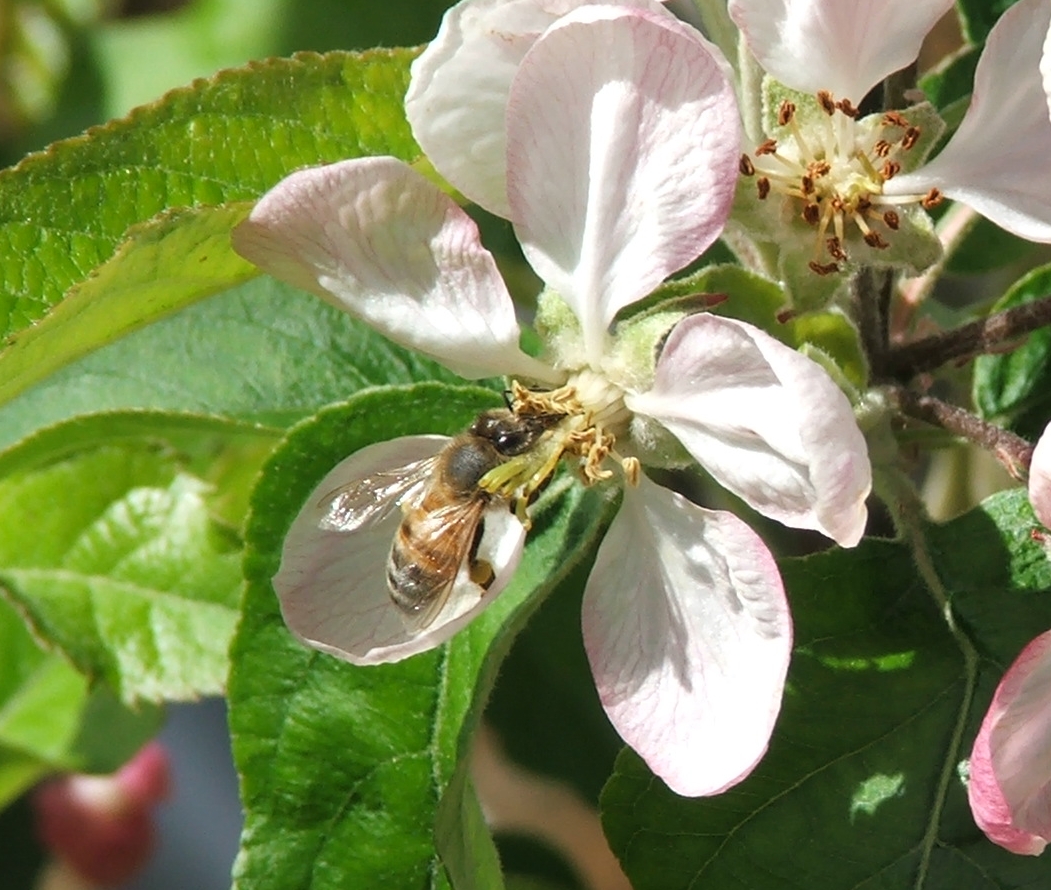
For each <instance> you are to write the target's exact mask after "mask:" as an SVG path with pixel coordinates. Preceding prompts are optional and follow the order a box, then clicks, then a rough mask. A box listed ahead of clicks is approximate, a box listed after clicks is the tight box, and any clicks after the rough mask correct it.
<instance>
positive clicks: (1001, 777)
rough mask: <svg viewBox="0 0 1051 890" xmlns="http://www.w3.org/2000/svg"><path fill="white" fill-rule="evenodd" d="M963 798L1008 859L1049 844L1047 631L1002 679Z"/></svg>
mask: <svg viewBox="0 0 1051 890" xmlns="http://www.w3.org/2000/svg"><path fill="white" fill-rule="evenodd" d="M970 774H971V775H970V782H969V784H968V787H967V795H968V797H969V799H970V802H971V812H972V813H973V814H974V820H975V822H977V823H978V827H979V828H981V829H982V831H984V832H985V833H986V835H988V837H989V839H990V840H992V841H994V842H995V843H997V844H999V845H1000V846H1001V847H1006V848H1007V849H1008V850H1011V851H1012V852H1013V853H1026V854H1029V855H1031V856H1036V855H1038V854H1039V853H1041V852H1043V849H1044V847H1045V846H1046V845H1047V842H1048V841H1049V840H1051V631H1048V632H1047V633H1043V634H1041V635H1040V636H1039V637H1037V638H1036V639H1035V640H1033V641H1032V642H1031V643H1030V644H1029V645H1028V646H1026V647H1025V649H1023V650H1022V654H1021V655H1019V656H1018V658H1017V659H1016V660H1015V662H1014V664H1012V665H1011V667H1010V669H1009V670H1008V671H1007V673H1006V674H1005V675H1004V678H1003V679H1002V680H1001V681H1000V685H999V686H998V687H997V689H996V694H995V695H994V696H993V701H992V704H991V705H990V706H989V711H988V713H987V714H986V715H985V720H983V721H982V726H981V729H979V730H978V737H977V738H976V739H975V742H974V750H973V751H972V752H971V769H970Z"/></svg>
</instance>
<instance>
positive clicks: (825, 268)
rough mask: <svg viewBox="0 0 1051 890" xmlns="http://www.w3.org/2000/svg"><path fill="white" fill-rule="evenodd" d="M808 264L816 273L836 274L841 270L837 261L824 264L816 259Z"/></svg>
mask: <svg viewBox="0 0 1051 890" xmlns="http://www.w3.org/2000/svg"><path fill="white" fill-rule="evenodd" d="M807 265H808V266H809V267H810V271H811V272H813V273H814V274H816V275H835V274H836V272H838V271H839V266H837V265H836V264H835V263H827V264H826V265H822V264H821V263H819V262H817V261H816V260H811V261H810V262H809V263H807Z"/></svg>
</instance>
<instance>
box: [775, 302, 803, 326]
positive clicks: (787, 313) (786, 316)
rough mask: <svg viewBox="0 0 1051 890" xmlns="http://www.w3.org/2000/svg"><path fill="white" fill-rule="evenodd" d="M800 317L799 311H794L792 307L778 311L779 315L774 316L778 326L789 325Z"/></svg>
mask: <svg viewBox="0 0 1051 890" xmlns="http://www.w3.org/2000/svg"><path fill="white" fill-rule="evenodd" d="M798 315H799V311H798V310H796V309H793V308H792V307H791V306H787V307H785V308H784V309H778V310H777V314H775V315H774V319H775V320H776V321H777V323H778V324H788V323H789V322H790V321H792V319H794V318H796V317H797V316H798Z"/></svg>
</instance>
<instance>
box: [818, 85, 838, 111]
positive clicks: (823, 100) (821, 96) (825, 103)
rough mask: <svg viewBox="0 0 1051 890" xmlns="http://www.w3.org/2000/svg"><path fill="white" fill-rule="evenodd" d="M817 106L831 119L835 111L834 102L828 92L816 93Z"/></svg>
mask: <svg viewBox="0 0 1051 890" xmlns="http://www.w3.org/2000/svg"><path fill="white" fill-rule="evenodd" d="M817 104H818V105H820V106H821V110H822V111H824V112H825V114H827V115H829V117H831V116H832V115H833V114H834V113H835V111H836V102H835V100H834V99H833V98H832V94H831V93H830V92H829V91H828V90H818V91H817Z"/></svg>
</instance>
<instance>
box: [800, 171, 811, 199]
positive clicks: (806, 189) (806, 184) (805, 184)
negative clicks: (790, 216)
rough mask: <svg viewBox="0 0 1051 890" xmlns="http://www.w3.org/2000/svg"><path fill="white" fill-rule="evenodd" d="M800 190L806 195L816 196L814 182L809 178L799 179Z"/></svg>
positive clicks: (802, 177)
mask: <svg viewBox="0 0 1051 890" xmlns="http://www.w3.org/2000/svg"><path fill="white" fill-rule="evenodd" d="M799 190H800V191H801V192H802V193H803V194H804V195H812V194H814V180H813V179H811V178H810V177H809V176H801V177H800V178H799Z"/></svg>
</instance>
